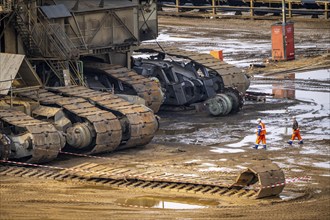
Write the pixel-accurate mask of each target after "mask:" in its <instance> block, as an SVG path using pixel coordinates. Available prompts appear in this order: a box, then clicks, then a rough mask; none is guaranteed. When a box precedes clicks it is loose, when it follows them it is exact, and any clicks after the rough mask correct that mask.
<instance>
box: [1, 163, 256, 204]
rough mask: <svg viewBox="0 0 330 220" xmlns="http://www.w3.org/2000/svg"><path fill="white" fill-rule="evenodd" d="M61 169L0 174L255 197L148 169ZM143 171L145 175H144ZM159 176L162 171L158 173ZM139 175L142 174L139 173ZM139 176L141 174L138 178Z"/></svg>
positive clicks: (4, 168) (5, 168) (18, 169)
mask: <svg viewBox="0 0 330 220" xmlns="http://www.w3.org/2000/svg"><path fill="white" fill-rule="evenodd" d="M61 169H63V170H62V171H61V172H59V171H56V170H52V169H44V168H26V167H13V166H0V176H1V175H2V176H4V175H7V176H16V177H29V178H42V179H50V180H57V181H68V182H80V183H88V184H94V185H102V186H110V187H115V188H127V189H129V190H142V191H144V190H146V191H148V190H153V191H165V192H166V193H171V192H173V193H186V194H196V195H202V196H211V197H223V196H227V197H228V196H231V197H233V196H235V197H241V198H254V196H255V195H256V193H257V192H256V191H255V190H254V189H243V188H237V187H234V188H232V187H226V186H217V185H208V184H207V182H204V183H203V180H202V179H201V180H197V181H200V183H197V182H196V183H189V182H188V181H185V182H181V179H173V180H164V179H162V178H159V179H158V178H157V177H155V176H153V177H152V176H149V179H150V180H147V179H146V178H148V175H150V173H145V174H135V176H134V177H129V176H127V172H128V170H126V169H124V168H121V169H114V168H112V169H110V168H106V169H105V170H104V167H103V168H102V166H101V167H98V165H96V166H95V164H83V165H81V166H78V167H75V168H73V169H81V171H80V172H79V171H74V170H73V169H72V168H69V169H65V168H61ZM100 172H103V173H107V174H108V175H103V176H101V175H100V174H98V173H100ZM143 175H145V176H143ZM157 175H158V176H159V175H161V174H157ZM141 176H142V177H141ZM139 177H141V178H139Z"/></svg>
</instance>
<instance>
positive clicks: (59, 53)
mask: <svg viewBox="0 0 330 220" xmlns="http://www.w3.org/2000/svg"><path fill="white" fill-rule="evenodd" d="M14 13H15V19H13V25H14V27H15V29H16V31H17V32H18V33H19V35H20V37H21V39H22V41H23V44H24V46H25V49H26V52H27V54H28V56H29V57H33V58H36V59H39V60H43V61H45V62H46V63H47V65H48V66H49V68H50V69H51V70H52V71H53V72H54V74H55V75H56V76H57V77H58V78H59V79H60V82H61V84H63V85H64V84H65V83H64V77H63V70H69V71H70V72H71V74H70V78H71V83H70V84H77V81H78V83H79V84H83V80H82V76H81V73H80V72H79V68H77V60H78V58H79V50H78V49H77V48H76V47H75V46H74V44H73V43H72V42H71V40H70V39H69V37H68V36H67V35H66V33H65V31H64V30H63V28H62V27H61V26H60V25H59V24H57V23H50V22H49V21H48V19H47V18H46V17H45V16H44V15H43V13H42V11H41V10H40V9H39V8H34V9H31V8H28V7H27V5H25V4H24V3H21V4H19V5H18V7H17V9H16V10H15V11H14Z"/></svg>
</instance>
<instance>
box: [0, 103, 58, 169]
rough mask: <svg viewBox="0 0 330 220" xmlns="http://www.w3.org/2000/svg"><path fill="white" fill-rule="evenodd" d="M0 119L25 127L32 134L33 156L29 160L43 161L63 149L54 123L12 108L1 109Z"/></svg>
mask: <svg viewBox="0 0 330 220" xmlns="http://www.w3.org/2000/svg"><path fill="white" fill-rule="evenodd" d="M0 119H1V120H2V121H4V122H7V123H8V124H10V125H12V126H16V127H20V128H25V129H26V130H27V131H28V132H30V133H31V134H32V137H33V138H32V144H33V149H32V157H31V158H30V159H28V160H27V162H29V163H43V162H48V161H51V160H53V159H55V158H56V157H57V155H58V153H59V151H60V149H61V136H60V134H59V132H58V131H57V130H56V128H55V127H54V126H53V125H52V124H50V123H48V122H43V121H39V120H37V119H34V118H32V117H30V116H28V115H26V114H24V113H23V112H21V111H15V110H10V109H7V110H0Z"/></svg>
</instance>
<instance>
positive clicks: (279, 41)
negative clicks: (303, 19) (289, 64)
mask: <svg viewBox="0 0 330 220" xmlns="http://www.w3.org/2000/svg"><path fill="white" fill-rule="evenodd" d="M272 59H273V60H294V29H293V23H285V24H284V25H283V24H282V23H276V24H273V25H272Z"/></svg>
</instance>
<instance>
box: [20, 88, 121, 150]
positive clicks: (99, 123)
mask: <svg viewBox="0 0 330 220" xmlns="http://www.w3.org/2000/svg"><path fill="white" fill-rule="evenodd" d="M21 95H22V96H25V97H28V98H31V99H33V100H36V101H40V102H41V103H42V104H45V105H54V104H55V105H58V106H60V107H62V108H64V109H65V110H67V111H69V112H70V113H73V114H74V115H77V116H79V117H80V118H82V119H84V120H87V121H88V122H90V123H91V124H92V125H93V127H94V129H95V132H96V141H95V146H94V147H93V149H91V151H90V152H91V153H102V152H109V151H112V150H114V149H116V148H117V147H118V146H119V144H120V142H121V139H122V130H121V125H120V122H119V120H118V119H117V118H116V116H115V115H114V114H112V113H111V112H107V111H104V110H101V109H99V108H97V107H95V106H94V105H92V104H91V103H89V102H88V101H87V100H85V99H82V98H73V97H63V96H60V95H57V94H54V93H52V92H49V91H47V90H39V91H38V93H36V92H27V93H22V94H21Z"/></svg>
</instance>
